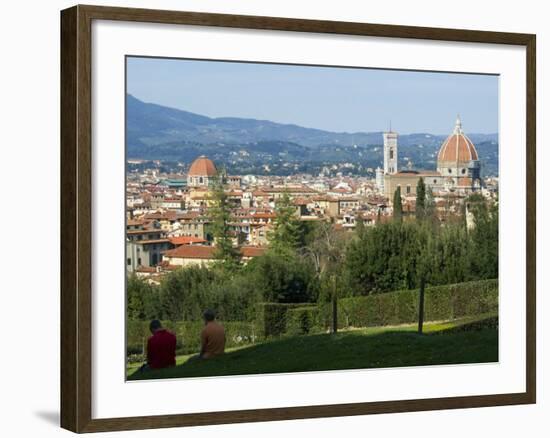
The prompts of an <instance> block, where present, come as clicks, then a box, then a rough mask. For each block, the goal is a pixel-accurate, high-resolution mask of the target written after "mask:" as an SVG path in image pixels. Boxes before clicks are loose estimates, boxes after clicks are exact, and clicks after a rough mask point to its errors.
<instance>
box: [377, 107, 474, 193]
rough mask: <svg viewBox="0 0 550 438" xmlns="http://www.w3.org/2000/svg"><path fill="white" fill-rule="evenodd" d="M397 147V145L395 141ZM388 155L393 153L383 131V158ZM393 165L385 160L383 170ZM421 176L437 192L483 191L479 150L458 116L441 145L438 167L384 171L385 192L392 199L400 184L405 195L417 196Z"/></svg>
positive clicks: (391, 145)
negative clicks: (451, 130) (451, 131)
mask: <svg viewBox="0 0 550 438" xmlns="http://www.w3.org/2000/svg"><path fill="white" fill-rule="evenodd" d="M394 146H395V147H396V144H395V145H394ZM387 147H388V151H389V150H391V148H392V147H393V143H388V146H387ZM395 150H397V149H395ZM386 156H388V157H391V154H390V153H389V152H388V153H387V151H386V133H384V160H386ZM396 158H397V157H396ZM388 159H389V158H388ZM392 166H393V165H392V164H391V163H386V161H384V169H386V168H388V169H392ZM419 178H422V179H423V180H424V184H425V185H426V187H429V188H431V189H432V191H434V192H437V191H446V192H457V193H460V194H464V195H467V194H469V193H471V192H474V191H477V190H481V188H482V186H483V181H482V179H481V172H480V163H479V157H478V154H477V150H476V148H475V145H474V144H473V143H472V141H471V140H470V139H469V138H468V137H467V136H466V135H465V134H464V131H463V130H462V122H461V120H460V118H459V117H457V119H456V122H455V127H454V130H453V133H452V134H451V135H449V137H447V139H446V140H445V141H444V142H443V143H442V145H441V147H440V148H439V152H438V154H437V170H402V171H397V172H394V173H385V174H384V195H385V196H386V197H387V198H388V199H390V200H391V199H393V194H394V193H395V190H396V189H397V187H401V194H402V196H408V195H410V196H414V195H416V185H417V183H418V179H419Z"/></svg>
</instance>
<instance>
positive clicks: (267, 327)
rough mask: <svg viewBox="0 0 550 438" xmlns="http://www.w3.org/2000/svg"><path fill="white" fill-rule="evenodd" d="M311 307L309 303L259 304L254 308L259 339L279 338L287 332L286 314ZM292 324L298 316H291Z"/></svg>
mask: <svg viewBox="0 0 550 438" xmlns="http://www.w3.org/2000/svg"><path fill="white" fill-rule="evenodd" d="M304 307H311V304H309V303H306V304H304V303H260V304H258V305H257V308H256V329H257V332H258V334H259V336H260V337H262V338H269V337H275V336H281V335H283V334H285V333H286V332H287V331H288V323H287V319H288V314H289V311H292V310H294V309H299V308H304ZM292 315H293V316H292V319H293V322H292V324H295V321H294V319H295V318H297V317H298V316H297V315H295V314H294V313H293V314H292Z"/></svg>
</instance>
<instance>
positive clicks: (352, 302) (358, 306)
mask: <svg viewBox="0 0 550 438" xmlns="http://www.w3.org/2000/svg"><path fill="white" fill-rule="evenodd" d="M418 292H419V291H418V290H404V291H398V292H389V293H385V294H374V295H369V296H365V297H349V298H342V299H340V300H339V303H338V304H339V309H340V317H339V320H338V325H339V327H374V326H380V325H397V324H406V323H413V322H416V321H417V318H418ZM425 299H426V301H425V320H426V321H444V320H452V319H456V318H462V317H466V316H474V315H480V314H485V313H490V312H495V311H498V280H481V281H472V282H467V283H461V284H451V285H445V286H434V287H427V288H426V291H425ZM319 312H320V313H319V324H320V325H321V326H323V327H329V326H330V323H331V309H330V305H322V306H320V308H319Z"/></svg>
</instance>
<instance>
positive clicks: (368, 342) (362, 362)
mask: <svg viewBox="0 0 550 438" xmlns="http://www.w3.org/2000/svg"><path fill="white" fill-rule="evenodd" d="M486 317H487V315H484V316H481V317H478V318H476V319H473V318H469V319H464V320H457V321H447V322H436V323H427V324H425V326H424V328H425V334H424V335H418V334H417V333H416V325H401V326H394V327H373V328H364V329H352V330H346V331H341V332H339V333H337V334H317V335H304V336H296V337H292V338H282V339H278V340H273V341H268V342H264V343H261V344H255V345H251V346H247V347H241V348H237V349H232V350H228V351H226V353H225V354H224V355H223V356H220V357H218V358H215V359H210V360H205V361H196V362H192V363H185V362H186V361H187V359H188V358H189V356H178V357H177V359H176V366H175V367H172V368H166V369H162V370H151V371H146V372H136V371H137V369H138V368H139V366H140V365H141V364H139V363H137V364H130V365H129V366H128V368H127V375H128V380H142V379H163V378H179V377H204V376H228V375H242V374H262V373H289V372H300V371H321V370H345V369H357V368H382V367H400V366H418V365H442V364H458V363H483V362H496V361H498V330H497V329H496V328H485V327H484V326H483V324H481V326H480V325H479V322H480V321H482V320H484V319H485V318H486ZM474 326H475V329H472V330H468V329H467V328H468V327H474Z"/></svg>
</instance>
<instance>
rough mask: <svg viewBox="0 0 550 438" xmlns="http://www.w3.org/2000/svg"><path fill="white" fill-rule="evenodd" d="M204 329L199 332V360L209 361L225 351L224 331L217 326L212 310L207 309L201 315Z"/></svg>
mask: <svg viewBox="0 0 550 438" xmlns="http://www.w3.org/2000/svg"><path fill="white" fill-rule="evenodd" d="M203 318H204V324H205V325H204V328H203V329H202V332H201V352H200V355H199V357H200V358H201V359H210V358H212V357H215V356H219V355H220V354H222V353H223V352H224V350H225V329H224V328H223V326H222V325H221V324H218V323H217V322H216V321H215V319H216V314H215V313H214V311H213V310H211V309H207V310H205V312H204V313H203Z"/></svg>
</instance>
